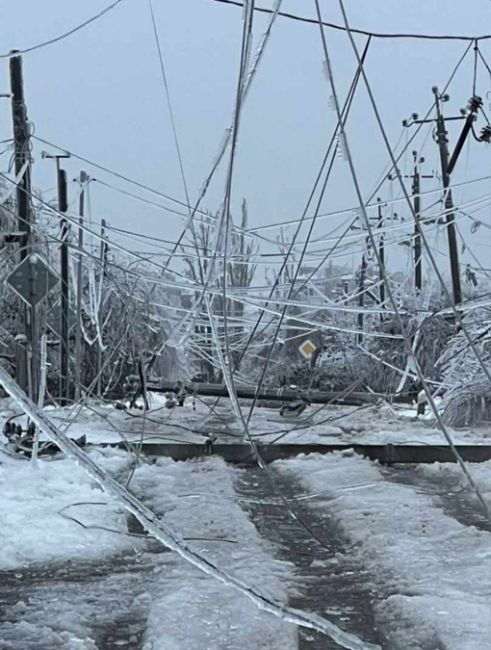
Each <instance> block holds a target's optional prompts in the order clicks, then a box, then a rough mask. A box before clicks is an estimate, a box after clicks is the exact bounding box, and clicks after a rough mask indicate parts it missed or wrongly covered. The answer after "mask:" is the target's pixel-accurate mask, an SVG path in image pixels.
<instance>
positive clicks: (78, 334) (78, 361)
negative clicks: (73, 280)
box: [75, 171, 89, 402]
mask: <svg viewBox="0 0 491 650" xmlns="http://www.w3.org/2000/svg"><path fill="white" fill-rule="evenodd" d="M79 182H80V198H79V203H78V214H79V219H78V224H79V227H78V265H77V325H76V329H75V401H76V402H78V400H79V399H80V386H81V377H82V270H83V269H82V251H83V245H84V230H83V225H84V210H85V188H86V185H87V183H88V182H89V177H88V176H87V174H86V173H85V172H84V171H81V172H80V179H79Z"/></svg>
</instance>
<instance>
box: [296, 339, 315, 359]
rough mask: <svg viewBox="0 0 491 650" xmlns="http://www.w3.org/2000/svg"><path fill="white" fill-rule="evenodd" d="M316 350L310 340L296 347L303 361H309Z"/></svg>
mask: <svg viewBox="0 0 491 650" xmlns="http://www.w3.org/2000/svg"><path fill="white" fill-rule="evenodd" d="M316 350H317V346H316V345H314V344H313V343H312V341H311V340H310V339H307V340H306V341H303V342H302V344H301V345H299V346H298V351H299V352H300V354H301V355H302V357H304V358H305V359H310V358H311V356H312V355H313V354H314V352H315V351H316Z"/></svg>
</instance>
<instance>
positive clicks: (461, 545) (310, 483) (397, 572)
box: [276, 454, 491, 650]
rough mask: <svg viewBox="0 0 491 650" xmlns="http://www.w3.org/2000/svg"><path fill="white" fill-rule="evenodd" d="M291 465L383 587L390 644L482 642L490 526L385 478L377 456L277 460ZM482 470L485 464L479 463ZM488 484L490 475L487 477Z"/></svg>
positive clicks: (480, 648) (470, 647) (407, 648)
mask: <svg viewBox="0 0 491 650" xmlns="http://www.w3.org/2000/svg"><path fill="white" fill-rule="evenodd" d="M276 465H277V466H278V467H279V468H280V469H281V470H282V471H293V472H295V474H296V476H297V477H298V479H299V480H300V481H301V482H302V483H303V484H304V485H305V486H306V487H307V488H308V489H309V490H312V491H314V492H318V491H323V496H322V497H321V498H317V499H316V501H315V503H316V507H325V508H326V509H327V508H329V510H330V512H333V513H335V514H336V515H337V516H338V517H339V520H340V523H341V524H342V526H343V528H344V529H345V531H346V534H347V535H348V537H349V538H350V539H351V540H352V541H353V542H355V544H356V549H355V550H354V552H355V553H357V555H358V556H359V559H360V563H362V564H363V566H364V568H366V569H368V570H369V572H371V574H372V575H373V576H374V579H376V580H377V581H378V582H379V590H382V591H383V592H385V593H387V594H389V595H388V597H387V598H386V599H384V600H382V601H381V602H380V603H379V604H378V606H377V614H378V617H379V618H380V620H381V622H382V623H383V624H384V623H385V627H386V629H387V628H388V629H390V630H395V629H397V630H398V631H394V632H391V633H390V642H391V644H393V645H391V647H393V648H395V650H416V649H419V648H433V647H440V645H438V646H437V640H438V639H440V642H441V643H443V645H444V647H445V648H446V650H464V649H465V650H489V647H490V640H489V639H490V631H491V608H490V606H489V603H490V602H491V581H490V576H491V534H489V533H487V532H483V531H480V530H477V529H476V528H473V527H466V526H463V525H462V524H460V523H458V522H457V521H456V520H455V519H453V518H451V517H448V516H446V515H445V514H444V513H443V511H442V510H441V509H440V508H438V507H437V506H435V505H434V504H433V500H432V497H431V495H425V494H422V493H420V492H418V491H417V489H416V488H414V487H410V486H406V485H400V484H394V483H389V482H387V481H386V480H384V478H383V477H382V475H381V473H380V471H379V469H378V467H377V464H375V463H371V462H369V461H367V460H363V459H361V458H358V457H346V456H344V455H341V454H331V455H329V456H324V457H319V456H316V457H303V458H298V459H295V460H292V461H281V462H278V463H277V464H276ZM483 471H484V470H483ZM490 487H491V481H490Z"/></svg>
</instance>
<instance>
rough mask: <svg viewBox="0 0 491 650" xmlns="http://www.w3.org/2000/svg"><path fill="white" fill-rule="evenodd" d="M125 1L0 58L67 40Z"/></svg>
mask: <svg viewBox="0 0 491 650" xmlns="http://www.w3.org/2000/svg"><path fill="white" fill-rule="evenodd" d="M122 2H124V0H115V2H113V3H112V4H110V5H108V6H107V7H105V8H104V9H102V10H101V11H99V12H98V13H97V14H95V15H94V16H91V17H90V18H88V19H87V20H84V21H83V22H82V23H80V24H79V25H76V26H75V27H72V28H71V29H69V30H67V31H66V32H63V33H61V34H58V36H54V37H53V38H50V39H48V40H46V41H42V42H41V43H36V45H31V46H29V47H24V48H23V49H20V50H12V51H11V52H8V53H6V54H0V59H9V58H12V57H13V56H18V55H19V54H28V53H29V52H34V51H35V50H40V49H41V48H44V47H47V46H48V45H54V44H55V43H59V42H60V41H63V40H65V38H68V37H69V36H72V35H73V34H76V33H77V32H79V31H80V30H81V29H84V28H85V27H87V26H88V25H90V24H92V23H94V22H95V21H96V20H99V19H100V18H102V17H103V16H105V15H106V14H107V13H108V12H110V11H111V10H112V9H115V8H116V7H117V6H118V5H119V4H121V3H122Z"/></svg>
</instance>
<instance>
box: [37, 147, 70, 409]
mask: <svg viewBox="0 0 491 650" xmlns="http://www.w3.org/2000/svg"><path fill="white" fill-rule="evenodd" d="M41 155H42V157H43V158H54V159H55V161H56V179H57V187H58V211H59V212H61V213H62V214H64V213H65V212H67V210H68V190H67V180H66V171H65V170H64V169H61V167H60V160H61V159H62V158H70V154H48V153H46V152H45V151H43V152H42V154H41ZM60 226H61V244H60V279H61V309H60V382H59V386H60V395H59V401H60V404H61V405H65V404H68V401H69V398H70V395H69V391H70V377H69V375H70V355H69V350H70V342H69V324H68V317H69V308H70V284H69V272H68V244H67V241H68V233H69V232H70V226H69V224H68V221H67V220H66V219H65V218H62V219H61V223H60Z"/></svg>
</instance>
